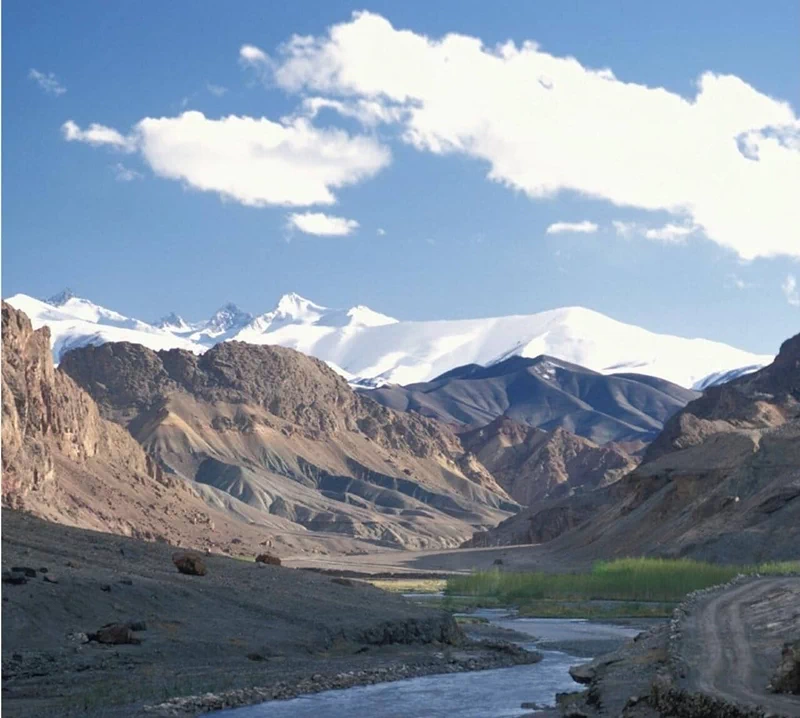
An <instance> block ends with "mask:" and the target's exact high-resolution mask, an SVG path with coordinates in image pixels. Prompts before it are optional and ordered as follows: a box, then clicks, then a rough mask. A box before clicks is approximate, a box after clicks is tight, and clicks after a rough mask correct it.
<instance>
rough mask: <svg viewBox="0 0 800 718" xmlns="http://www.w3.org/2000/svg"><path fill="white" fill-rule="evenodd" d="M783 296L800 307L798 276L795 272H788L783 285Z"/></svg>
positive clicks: (794, 305) (793, 304)
mask: <svg viewBox="0 0 800 718" xmlns="http://www.w3.org/2000/svg"><path fill="white" fill-rule="evenodd" d="M781 290H782V291H783V296H784V297H786V301H787V302H789V304H791V305H792V306H793V307H800V292H798V291H797V278H796V277H795V276H794V274H787V275H786V279H784V280H783V284H782V285H781Z"/></svg>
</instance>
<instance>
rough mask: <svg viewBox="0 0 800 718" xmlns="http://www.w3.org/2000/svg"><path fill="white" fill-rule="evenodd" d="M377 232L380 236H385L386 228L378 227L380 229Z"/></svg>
mask: <svg viewBox="0 0 800 718" xmlns="http://www.w3.org/2000/svg"><path fill="white" fill-rule="evenodd" d="M376 234H377V235H378V236H379V237H383V236H384V235H385V234H386V230H385V229H384V228H383V227H378V230H377V232H376Z"/></svg>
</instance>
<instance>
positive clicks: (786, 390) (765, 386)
mask: <svg viewBox="0 0 800 718" xmlns="http://www.w3.org/2000/svg"><path fill="white" fill-rule="evenodd" d="M799 418H800V334H798V335H796V336H794V337H792V338H791V339H787V340H786V341H785V342H783V344H782V345H781V348H780V351H779V352H778V356H777V357H775V361H774V362H773V363H772V364H770V365H769V366H766V367H764V368H763V369H760V370H759V371H757V372H754V373H752V374H747V375H745V376H743V377H739V378H738V379H734V380H733V381H730V382H728V383H727V384H722V385H720V386H715V387H711V388H710V389H708V390H707V391H706V392H705V393H704V394H703V395H702V396H701V397H700V398H699V399H695V400H694V401H692V402H689V404H687V405H686V407H685V408H684V409H683V410H682V411H680V412H678V413H677V414H675V416H673V417H672V418H671V419H670V420H669V421H668V422H667V423H666V424H665V426H664V430H663V431H662V432H661V434H660V435H659V436H658V438H657V439H656V440H655V441H654V442H653V443H652V444H651V445H650V446H649V447H648V449H647V452H646V454H645V461H654V460H655V459H657V458H659V457H660V456H663V455H665V454H668V453H671V452H673V451H681V450H683V449H686V448H689V447H690V446H697V445H698V444H701V443H703V441H705V440H706V439H707V438H708V437H710V436H713V435H714V434H717V433H720V432H729V431H736V430H755V431H758V430H764V429H772V428H776V427H779V426H782V425H783V424H785V423H786V422H790V421H794V420H797V419H799Z"/></svg>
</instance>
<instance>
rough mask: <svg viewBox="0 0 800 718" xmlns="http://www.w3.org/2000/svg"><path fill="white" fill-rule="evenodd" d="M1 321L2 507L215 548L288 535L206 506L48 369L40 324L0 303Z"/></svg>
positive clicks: (244, 547) (249, 545)
mask: <svg viewBox="0 0 800 718" xmlns="http://www.w3.org/2000/svg"><path fill="white" fill-rule="evenodd" d="M2 322H3V324H2V336H3V358H2V390H3V391H2V396H3V422H2V449H3V451H2V455H3V459H2V461H3V484H2V503H3V506H4V507H9V508H13V509H17V510H23V511H26V512H30V513H32V514H35V515H37V516H40V517H42V518H46V519H48V520H50V521H56V522H58V523H64V524H69V525H73V526H78V527H81V528H91V529H96V530H100V531H107V532H110V533H117V534H123V535H127V536H134V537H137V538H144V539H148V540H157V541H168V542H171V543H178V544H184V545H193V546H199V547H204V548H213V549H215V550H221V551H225V550H229V551H230V550H235V549H237V548H238V550H239V551H241V552H248V551H249V552H251V553H253V552H256V553H257V552H259V551H263V550H264V549H263V547H262V544H266V543H267V542H268V541H269V540H271V539H270V538H269V537H271V536H276V535H280V536H282V539H281V541H282V542H283V548H285V547H286V544H287V542H288V543H290V544H291V543H292V542H293V541H294V540H295V539H293V537H292V536H291V533H290V532H289V531H287V529H289V528H290V527H291V524H289V523H288V522H286V521H280V520H274V519H273V520H268V521H262V522H261V523H260V524H258V523H255V522H244V521H241V520H239V519H236V518H234V517H232V516H231V515H229V514H228V513H226V512H221V511H219V510H217V509H215V508H213V507H209V506H208V505H207V503H206V502H205V501H204V500H203V499H202V498H201V496H200V495H199V494H198V492H196V491H195V490H194V489H193V488H192V487H191V485H189V484H188V483H186V482H184V481H181V480H180V479H178V478H176V477H174V476H171V475H169V474H168V473H165V472H163V471H162V470H161V468H160V467H159V466H158V464H157V462H155V461H153V460H152V459H151V458H150V457H149V456H148V454H146V453H145V451H144V450H143V449H142V447H141V446H140V445H139V444H138V443H137V442H136V441H135V440H134V439H133V437H132V436H131V435H130V434H129V433H128V432H127V431H126V430H125V429H124V428H123V427H121V426H119V425H117V424H115V423H113V422H110V421H107V420H106V419H104V418H103V417H102V416H101V414H100V411H99V410H98V407H97V404H96V403H95V402H94V400H93V399H92V398H91V397H90V396H89V395H88V394H87V393H86V392H85V391H84V390H83V389H81V388H80V387H79V386H78V385H77V384H76V383H75V382H74V381H73V380H72V379H71V378H70V377H69V376H67V375H66V374H65V373H64V372H62V371H60V370H58V369H54V368H53V360H52V355H51V353H50V337H49V330H48V329H47V328H42V329H38V330H36V331H34V330H33V329H32V327H31V323H30V321H29V320H28V318H27V317H26V316H25V315H24V314H23V313H22V312H19V311H17V310H15V309H14V308H13V307H11V306H10V305H8V304H6V303H5V302H4V303H3V306H2ZM268 518H269V517H268ZM296 533H297V532H296V531H295V534H296ZM295 538H296V540H297V541H298V542H299V541H301V540H302V541H306V544H305V545H306V546H307V547H309V548H311V547H315V546H316V547H317V549H318V550H319V549H320V547H321V546H322V542H321V541H320V540H319V539H315V538H314V537H313V536H307V537H306V536H303V537H295ZM279 543H280V542H279ZM233 544H235V545H233Z"/></svg>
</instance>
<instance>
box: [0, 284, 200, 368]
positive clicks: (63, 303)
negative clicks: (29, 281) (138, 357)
mask: <svg viewBox="0 0 800 718" xmlns="http://www.w3.org/2000/svg"><path fill="white" fill-rule="evenodd" d="M65 294H66V293H64V292H62V295H65ZM56 299H58V300H59V301H60V303H59V304H58V305H56V303H55V300H56ZM6 301H7V302H8V303H9V304H10V305H11V306H13V307H14V308H15V309H19V310H20V311H22V312H25V314H27V315H28V318H29V319H30V320H31V323H32V324H33V328H34V329H39V328H40V327H43V326H46V327H49V329H50V343H51V347H52V350H53V361H54V362H55V363H56V364H58V363H59V361H61V357H62V356H63V354H64V353H65V352H67V351H69V350H70V349H75V348H77V347H82V346H87V345H98V344H105V343H107V342H131V343H134V344H142V345H143V346H146V347H149V348H150V349H154V350H156V351H158V350H160V349H173V348H179V349H187V350H189V351H193V352H201V351H203V349H204V347H202V346H200V345H198V344H196V343H194V342H191V341H187V340H186V339H183V338H181V337H179V336H176V335H174V334H172V333H171V332H168V331H165V330H164V329H160V328H158V327H155V326H153V325H152V324H147V323H146V322H142V321H139V320H138V319H132V318H130V317H126V316H123V315H122V314H119V313H118V312H114V311H112V310H110V309H106V308H105V307H101V306H99V305H97V304H93V303H92V302H90V301H89V300H88V299H82V298H80V297H76V296H74V295H71V296H61V295H59V296H58V297H54V298H52V300H51V301H47V302H43V301H41V300H39V299H34V298H33V297H29V296H28V295H26V294H15V295H14V296H13V297H9V298H8V299H7V300H6Z"/></svg>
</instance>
